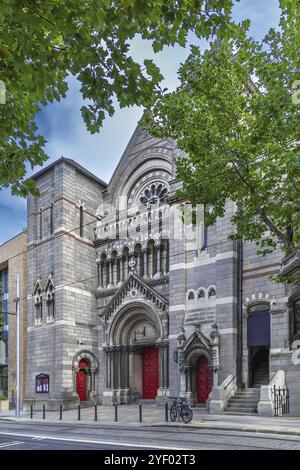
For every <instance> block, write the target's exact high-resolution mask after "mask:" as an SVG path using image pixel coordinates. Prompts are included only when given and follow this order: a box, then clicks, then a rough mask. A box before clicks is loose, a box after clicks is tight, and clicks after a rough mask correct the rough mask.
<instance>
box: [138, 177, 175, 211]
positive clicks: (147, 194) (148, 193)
mask: <svg viewBox="0 0 300 470" xmlns="http://www.w3.org/2000/svg"><path fill="white" fill-rule="evenodd" d="M168 193H169V190H168V188H167V186H166V185H165V184H163V183H152V184H151V185H149V186H147V188H145V189H144V191H143V192H142V194H141V196H140V202H141V203H142V204H145V206H147V205H148V204H158V202H164V201H165V199H166V197H167V196H168Z"/></svg>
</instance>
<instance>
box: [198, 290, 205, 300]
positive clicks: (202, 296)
mask: <svg viewBox="0 0 300 470" xmlns="http://www.w3.org/2000/svg"><path fill="white" fill-rule="evenodd" d="M198 299H205V292H204V290H203V289H200V290H199V292H198Z"/></svg>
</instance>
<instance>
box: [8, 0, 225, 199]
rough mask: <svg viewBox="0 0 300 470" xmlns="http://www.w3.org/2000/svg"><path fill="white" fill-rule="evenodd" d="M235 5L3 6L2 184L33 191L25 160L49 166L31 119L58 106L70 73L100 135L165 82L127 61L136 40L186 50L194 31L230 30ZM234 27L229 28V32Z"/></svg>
mask: <svg viewBox="0 0 300 470" xmlns="http://www.w3.org/2000/svg"><path fill="white" fill-rule="evenodd" d="M231 7H232V0H226V1H222V2H220V1H217V0H210V1H205V2H204V1H203V0H200V1H198V2H191V1H189V0H181V1H179V2H178V1H173V0H149V1H147V2H144V1H140V0H117V1H114V2H112V1H111V0H103V1H101V2H99V0H87V1H85V2H83V1H82V0H72V1H65V0H56V1H55V2H42V1H34V2H33V1H32V0H22V2H20V1H19V0H2V2H1V10H0V24H1V25H2V27H1V29H0V45H1V46H0V80H2V81H3V82H4V83H5V85H6V88H7V102H6V104H5V105H0V120H1V125H0V186H9V185H12V190H13V192H14V193H16V194H20V195H25V194H26V193H27V192H28V191H35V188H34V187H33V186H32V185H31V184H30V183H28V182H25V181H24V175H25V165H26V163H27V162H29V163H30V164H31V166H32V167H34V166H35V165H37V164H39V165H40V164H42V163H43V162H44V161H45V160H46V158H47V157H46V155H45V153H44V151H43V145H44V140H43V138H42V137H41V136H39V135H38V134H37V132H36V128H35V125H34V121H35V118H36V114H37V112H38V111H39V107H40V105H43V106H45V105H47V103H49V102H52V101H54V100H56V101H59V100H60V99H61V98H62V97H64V96H65V94H66V91H67V82H66V78H67V76H68V75H69V74H73V75H74V76H76V77H77V78H78V80H79V81H80V82H81V92H82V95H83V97H84V98H86V99H88V100H89V104H88V105H86V106H84V107H82V109H81V113H82V116H83V119H84V121H85V123H86V126H87V128H88V129H89V131H90V132H93V133H94V132H99V130H100V128H101V126H102V124H103V120H104V118H105V115H106V114H109V115H112V114H113V113H114V107H113V98H114V97H116V98H117V100H118V101H119V104H120V106H121V107H123V106H132V105H134V104H137V105H142V106H145V107H149V106H152V104H153V102H154V100H155V96H160V93H161V90H160V86H159V82H160V81H161V79H162V76H161V74H160V72H159V69H158V68H157V67H156V65H155V64H154V63H153V62H152V61H150V60H146V61H145V63H144V65H145V69H144V68H142V67H141V65H140V64H137V63H136V62H134V60H133V59H132V58H131V57H130V56H129V54H128V51H129V40H131V39H132V38H133V37H134V36H135V35H137V34H138V35H140V36H141V37H142V38H144V39H148V40H151V42H152V45H153V49H154V51H156V52H157V51H159V50H161V49H162V48H163V46H164V45H173V44H175V43H179V44H180V45H182V46H184V45H185V44H186V38H187V34H188V32H189V31H196V33H197V35H198V36H199V37H202V36H204V37H208V36H210V35H211V34H217V33H218V32H219V31H221V30H223V33H222V34H224V28H225V29H226V25H227V26H228V27H229V26H230V11H231ZM229 29H230V28H229Z"/></svg>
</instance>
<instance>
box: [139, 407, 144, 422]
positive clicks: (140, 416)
mask: <svg viewBox="0 0 300 470" xmlns="http://www.w3.org/2000/svg"><path fill="white" fill-rule="evenodd" d="M139 418H140V423H142V422H143V414H142V404H141V403H140V404H139Z"/></svg>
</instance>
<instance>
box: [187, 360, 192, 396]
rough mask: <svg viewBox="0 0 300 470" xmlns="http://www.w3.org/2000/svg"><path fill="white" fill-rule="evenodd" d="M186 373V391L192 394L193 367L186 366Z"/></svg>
mask: <svg viewBox="0 0 300 470" xmlns="http://www.w3.org/2000/svg"><path fill="white" fill-rule="evenodd" d="M185 372H186V391H187V392H191V391H192V386H191V379H192V376H191V374H192V369H191V367H189V366H186V368H185Z"/></svg>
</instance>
